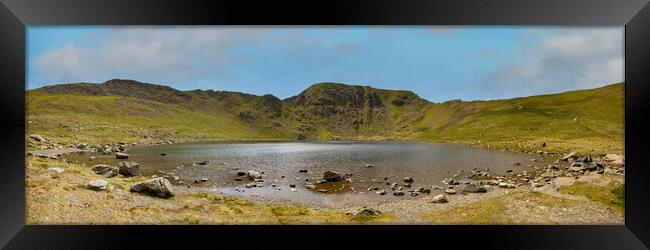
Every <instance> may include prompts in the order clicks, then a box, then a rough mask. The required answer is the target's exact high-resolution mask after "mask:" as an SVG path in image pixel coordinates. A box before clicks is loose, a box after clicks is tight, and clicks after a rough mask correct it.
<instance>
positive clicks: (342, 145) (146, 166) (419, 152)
mask: <svg viewBox="0 0 650 250" xmlns="http://www.w3.org/2000/svg"><path fill="white" fill-rule="evenodd" d="M127 153H128V154H129V159H128V161H137V162H139V163H140V172H141V174H143V175H148V176H149V175H158V176H163V175H165V174H167V173H169V174H171V175H173V176H178V177H179V178H180V180H179V181H182V182H183V183H184V184H179V183H178V181H172V183H173V184H175V185H176V187H177V188H179V189H183V188H188V187H187V185H190V186H191V188H194V189H200V190H207V191H213V192H217V193H224V194H232V195H258V196H261V197H264V198H280V199H285V200H289V201H291V202H294V203H303V204H309V203H312V204H320V205H327V204H351V205H353V204H363V203H367V202H369V201H378V200H387V199H410V198H411V197H409V196H408V194H407V195H406V196H404V197H393V196H392V195H391V192H390V190H389V189H388V186H387V185H386V183H393V182H397V183H402V179H403V178H404V177H406V176H409V177H413V179H414V180H415V182H414V183H413V184H412V185H413V188H412V189H417V188H420V187H426V188H431V186H432V185H438V186H442V187H444V186H445V185H444V184H443V183H442V182H441V181H442V180H443V179H445V178H449V177H452V176H453V175H454V174H456V172H457V171H458V170H463V171H465V172H464V173H465V174H467V173H469V172H471V170H472V169H473V168H477V169H479V170H485V169H489V173H490V174H492V175H504V174H506V171H507V170H513V171H514V173H515V174H516V173H521V172H523V171H528V172H533V171H535V170H534V168H532V167H530V166H525V165H529V164H530V165H535V166H538V167H543V166H546V165H548V163H550V161H551V160H550V159H544V158H543V157H542V156H541V155H534V156H531V155H527V154H519V153H511V152H503V151H496V150H485V149H480V148H472V147H467V146H462V145H454V144H444V143H427V142H360V141H355V142H341V141H336V142H244V143H242V142H224V143H190V144H169V145H155V146H133V147H129V148H128V152H127ZM161 153H165V154H166V156H161ZM89 156H96V157H97V158H96V159H95V160H93V161H89V160H88V159H89ZM67 158H68V159H70V160H73V161H76V162H79V163H85V164H86V165H94V164H99V163H107V164H111V165H114V166H116V165H117V163H118V162H119V161H122V160H116V159H115V157H114V156H113V155H102V154H100V153H84V154H71V155H69V156H68V157H67ZM531 158H537V161H531ZM201 161H208V164H206V165H199V164H196V163H197V162H201ZM514 162H521V163H522V166H514V165H513V163H514ZM367 164H370V165H372V167H366V165H367ZM301 169H306V170H307V171H308V172H307V173H299V170H301ZM239 170H241V171H247V170H256V171H260V172H263V173H264V178H263V179H264V180H265V182H264V183H263V185H264V187H256V188H245V187H244V185H245V184H246V183H250V182H249V181H248V180H246V179H244V180H243V181H236V180H235V177H237V171H239ZM327 170H331V171H336V172H339V173H341V174H351V175H350V176H347V177H346V178H351V179H353V180H354V182H353V183H350V184H349V185H351V186H352V187H353V188H354V190H355V191H349V192H338V193H332V192H330V193H319V192H316V191H315V190H308V189H306V188H305V187H304V183H305V179H309V180H310V182H314V181H315V180H317V179H319V178H322V174H323V172H325V171H327ZM159 171H162V172H164V173H165V174H161V172H159ZM282 176H284V178H283V177H282ZM463 176H464V175H463ZM116 178H120V177H116ZM201 178H208V179H209V181H207V182H201V183H198V184H196V183H194V182H193V181H194V180H199V179H201ZM384 178H387V180H384ZM168 179H170V181H171V178H168ZM271 184H275V185H276V186H277V187H271ZM291 184H294V185H296V189H297V192H292V191H290V187H289V185H291ZM370 187H378V188H379V189H386V190H387V191H388V192H389V193H388V194H387V195H385V196H380V195H377V194H375V192H374V191H370V192H368V190H367V189H368V188H370ZM278 188H279V190H278ZM242 190H243V191H242ZM406 190H408V189H405V190H404V191H406ZM360 192H366V193H365V194H363V193H360ZM441 192H442V191H440V190H433V192H432V194H437V193H441Z"/></svg>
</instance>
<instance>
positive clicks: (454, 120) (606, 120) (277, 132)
mask: <svg viewBox="0 0 650 250" xmlns="http://www.w3.org/2000/svg"><path fill="white" fill-rule="evenodd" d="M623 86H624V85H623V83H618V84H612V85H607V86H604V87H601V88H595V89H588V90H577V91H568V92H563V93H557V94H548V95H539V96H530V97H518V98H512V99H501V100H486V101H469V102H467V101H462V100H449V101H446V102H441V103H435V102H431V101H428V100H426V99H423V98H420V97H419V96H418V95H417V94H415V93H414V92H412V91H408V90H386V89H378V88H373V87H371V86H361V85H348V84H342V83H331V82H324V83H315V84H312V85H311V86H309V87H308V88H306V89H305V90H303V91H301V92H300V93H298V94H297V95H295V96H292V97H288V98H285V99H280V98H278V97H276V96H274V95H271V94H266V95H253V94H247V93H241V92H233V91H215V90H199V89H197V90H188V91H181V90H176V89H174V88H171V87H169V86H164V85H157V84H150V83H142V82H137V81H133V80H121V79H112V80H109V81H106V82H104V83H100V84H98V83H72V84H59V85H50V86H45V87H42V88H38V89H32V90H27V96H28V104H27V114H28V119H30V120H34V121H35V122H37V123H38V124H41V125H38V126H32V127H33V128H34V130H35V131H39V130H44V131H45V133H48V132H52V131H48V130H52V128H51V127H50V128H48V127H47V126H46V125H43V124H42V123H40V122H44V121H53V120H54V118H56V119H61V120H62V121H63V122H64V123H70V122H73V123H79V124H84V123H92V124H94V125H93V126H96V123H100V124H110V123H115V124H119V125H122V126H125V127H128V128H129V131H131V130H132V131H131V132H129V133H131V135H130V136H129V140H135V141H137V140H139V139H141V137H142V134H150V133H151V131H165V132H164V133H163V134H161V135H160V134H156V135H154V136H150V137H153V138H158V137H159V138H172V140H175V141H178V140H180V139H182V138H185V139H187V140H189V141H196V140H222V139H263V138H267V139H273V138H277V139H311V140H385V139H390V140H425V141H440V142H454V143H464V144H487V145H492V146H495V147H499V148H516V149H522V148H527V149H529V148H534V147H536V146H535V145H537V144H542V142H547V141H548V142H557V147H558V150H559V149H560V148H562V149H564V148H568V147H570V145H571V144H572V143H574V144H576V143H577V144H580V145H582V144H585V145H583V146H580V147H578V148H584V149H585V150H589V149H587V148H588V146H587V145H589V144H594V145H597V146H595V148H597V150H599V151H605V150H609V149H607V148H608V147H609V148H612V150H622V145H620V144H622V139H621V138H623V135H624V129H623V117H624V106H623V100H624V98H623V97H624V88H623ZM578 119H579V121H578ZM39 120H40V122H39ZM72 120H74V121H72ZM68 126H69V125H68ZM69 127H70V126H69ZM72 127H74V126H72ZM79 127H84V126H81V125H79ZM86 127H88V126H86ZM149 127H155V129H150V128H149ZM54 130H56V131H58V132H64V134H65V133H70V131H65V130H61V129H54ZM76 132H79V131H76ZM84 133H85V132H84ZM84 133H81V134H84ZM100 135H101V134H98V135H91V134H87V135H86V136H87V137H91V138H94V139H93V140H102V138H99V136H100ZM103 136H105V137H106V138H104V139H106V140H109V139H110V138H112V137H115V136H113V135H110V134H104V135H103ZM174 138H175V139H174ZM554 144H555V143H554ZM601 144H602V145H601ZM551 149H553V147H551Z"/></svg>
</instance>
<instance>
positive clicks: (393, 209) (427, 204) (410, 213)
mask: <svg viewBox="0 0 650 250" xmlns="http://www.w3.org/2000/svg"><path fill="white" fill-rule="evenodd" d="M267 141H268V140H267ZM277 141H281V140H274V141H271V142H277ZM357 141H358V140H357ZM364 141H379V140H364ZM381 141H387V140H381ZM391 141H405V140H391ZM219 142H221V143H223V142H225V141H218V142H216V143H219ZM230 142H239V141H234V140H230ZM247 142H261V141H260V140H248V141H247ZM290 142H319V141H295V140H293V141H290ZM353 142H354V141H353ZM417 142H424V143H445V144H453V145H462V146H468V147H472V145H466V144H457V143H447V142H431V141H417ZM190 143H215V141H193V142H190ZM165 144H169V143H160V144H144V143H143V144H137V143H135V144H133V143H132V144H119V143H118V144H117V145H125V147H124V148H125V150H124V151H128V147H129V146H152V145H165ZM176 144H178V143H176ZM479 148H481V147H479ZM482 149H483V150H496V151H505V150H502V149H490V148H482ZM84 151H85V152H97V151H93V148H92V146H91V147H90V148H89V149H79V148H59V149H50V150H36V151H28V152H27V155H26V157H27V158H29V157H30V156H32V158H43V159H44V160H48V161H49V160H53V161H61V159H60V158H59V157H60V156H62V155H65V154H68V153H74V152H84ZM515 153H520V154H532V155H534V153H522V152H515ZM554 155H555V154H554ZM51 156H56V157H51ZM542 172H543V171H542ZM150 177H151V176H142V178H150ZM142 178H140V179H142ZM554 180H555V177H554V178H553V181H552V182H551V183H553V182H554ZM549 184H550V183H549ZM549 184H547V185H545V186H544V188H546V186H548V185H549ZM540 190H541V189H535V188H530V187H526V186H520V185H518V186H517V187H515V188H507V189H506V188H500V187H498V186H493V189H490V190H488V192H487V193H481V194H474V193H470V194H455V195H447V197H448V198H449V202H448V203H442V204H431V199H432V198H433V196H435V195H433V194H431V195H420V196H418V197H409V198H408V199H400V200H385V201H379V202H373V203H372V204H371V205H369V206H367V207H371V208H373V209H378V210H379V211H384V212H387V213H389V215H390V216H394V218H393V220H392V222H396V223H416V224H419V223H425V222H423V221H422V220H421V219H419V218H421V217H422V216H423V215H424V214H427V213H432V212H435V211H444V210H449V209H454V208H455V207H458V206H468V205H473V204H477V203H480V202H486V201H488V202H489V201H490V200H497V199H501V198H503V197H509V194H512V193H524V195H528V194H530V193H535V192H538V191H540ZM555 192H557V191H555ZM180 193H181V194H182V195H183V196H184V197H193V196H196V195H203V193H204V192H202V191H198V189H197V190H193V189H190V190H187V189H183V190H182V191H180ZM127 195H132V196H133V195H135V196H138V195H140V196H141V194H132V193H128V194H127ZM216 195H217V196H224V197H232V198H234V199H237V200H243V201H248V202H252V203H254V204H259V205H261V206H282V207H297V208H301V209H313V210H316V211H334V212H342V211H347V210H361V209H363V208H364V206H346V205H342V204H339V205H334V206H324V205H317V204H307V203H297V202H294V201H289V200H286V199H278V198H269V197H262V196H259V195H231V194H216ZM510 196H511V195H510ZM154 199H155V198H154ZM184 199H185V198H184ZM190 200H193V199H190ZM160 202H164V200H162V201H160ZM382 223H385V222H382ZM425 224H430V223H425ZM434 224H435V223H434Z"/></svg>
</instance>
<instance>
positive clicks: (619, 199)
mask: <svg viewBox="0 0 650 250" xmlns="http://www.w3.org/2000/svg"><path fill="white" fill-rule="evenodd" d="M560 192H562V193H567V194H572V195H582V196H585V197H587V198H589V199H590V200H592V201H595V202H600V203H602V204H604V205H606V206H608V207H610V208H612V209H615V210H617V211H620V212H624V211H625V185H624V184H623V183H610V184H608V185H605V186H603V185H594V184H591V183H588V182H582V181H576V182H575V183H573V184H572V185H569V186H564V187H560Z"/></svg>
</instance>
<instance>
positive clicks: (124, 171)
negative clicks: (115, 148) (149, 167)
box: [119, 161, 140, 177]
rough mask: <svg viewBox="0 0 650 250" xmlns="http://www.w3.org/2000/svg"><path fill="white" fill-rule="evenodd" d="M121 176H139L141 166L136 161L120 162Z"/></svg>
mask: <svg viewBox="0 0 650 250" xmlns="http://www.w3.org/2000/svg"><path fill="white" fill-rule="evenodd" d="M119 174H121V175H124V176H126V177H131V176H138V175H139V174H140V164H139V163H137V162H135V161H123V162H120V165H119Z"/></svg>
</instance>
